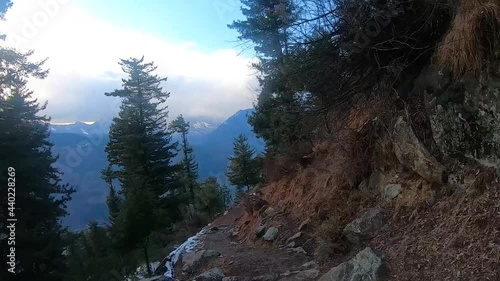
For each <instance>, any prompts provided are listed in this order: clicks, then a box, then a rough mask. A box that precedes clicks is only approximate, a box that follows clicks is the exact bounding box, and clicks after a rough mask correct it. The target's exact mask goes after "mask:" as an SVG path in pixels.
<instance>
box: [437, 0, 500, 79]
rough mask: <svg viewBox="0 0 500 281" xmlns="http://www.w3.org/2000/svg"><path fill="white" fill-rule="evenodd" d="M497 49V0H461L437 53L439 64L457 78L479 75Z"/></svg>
mask: <svg viewBox="0 0 500 281" xmlns="http://www.w3.org/2000/svg"><path fill="white" fill-rule="evenodd" d="M499 49H500V4H499V3H498V1H497V0H461V1H460V4H459V6H458V8H457V13H456V15H455V19H454V21H453V25H452V27H451V29H450V31H449V32H448V34H447V35H446V36H445V37H444V39H443V41H442V42H441V44H440V46H439V47H438V50H437V59H438V64H439V65H440V66H441V67H447V68H450V69H451V70H452V71H453V73H454V75H455V76H456V78H461V77H462V76H463V75H464V74H465V73H466V72H467V71H471V72H472V73H473V74H476V75H477V74H479V73H480V72H481V71H482V70H484V69H485V68H486V66H487V65H485V62H486V61H488V60H492V59H495V57H497V56H498V53H497V52H498V50H499Z"/></svg>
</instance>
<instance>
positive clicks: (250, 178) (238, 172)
mask: <svg viewBox="0 0 500 281" xmlns="http://www.w3.org/2000/svg"><path fill="white" fill-rule="evenodd" d="M233 149H234V155H233V156H231V157H229V162H230V163H229V171H228V172H227V173H226V176H227V177H228V179H229V182H231V184H232V185H234V186H236V188H238V189H239V190H243V188H245V191H249V190H250V188H251V187H253V186H255V185H257V184H258V183H259V182H260V168H259V166H258V165H257V161H256V159H255V157H254V154H255V150H254V149H252V148H251V147H250V145H249V144H248V139H247V137H246V136H245V135H239V137H238V138H237V139H236V140H235V141H234V148H233Z"/></svg>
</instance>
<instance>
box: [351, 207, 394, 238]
mask: <svg viewBox="0 0 500 281" xmlns="http://www.w3.org/2000/svg"><path fill="white" fill-rule="evenodd" d="M384 223H385V218H384V215H383V214H382V210H381V209H378V208H373V209H370V210H368V211H367V212H365V213H364V214H363V215H361V217H359V218H358V219H356V220H354V221H353V222H351V223H349V224H348V225H347V226H346V227H345V228H344V235H345V236H346V238H347V239H348V240H349V241H351V242H352V243H355V244H359V243H361V242H364V241H368V240H371V239H372V238H373V237H375V235H377V233H378V232H379V230H380V229H381V228H382V227H383V225H384Z"/></svg>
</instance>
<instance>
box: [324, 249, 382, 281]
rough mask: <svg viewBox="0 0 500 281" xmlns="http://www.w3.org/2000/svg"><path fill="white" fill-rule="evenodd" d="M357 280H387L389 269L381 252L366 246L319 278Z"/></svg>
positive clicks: (325, 279) (342, 280)
mask: <svg viewBox="0 0 500 281" xmlns="http://www.w3.org/2000/svg"><path fill="white" fill-rule="evenodd" d="M359 280H363V281H386V280H389V270H388V267H387V265H386V263H385V255H384V254H383V253H382V252H380V251H375V250H373V249H372V248H370V247H367V248H365V249H364V250H362V251H361V252H359V253H358V254H357V255H356V256H355V257H354V258H352V259H351V260H349V261H347V262H344V263H342V264H340V265H338V266H336V267H334V268H332V269H331V270H330V271H328V272H327V273H326V274H325V275H323V276H322V277H321V278H320V279H319V281H359Z"/></svg>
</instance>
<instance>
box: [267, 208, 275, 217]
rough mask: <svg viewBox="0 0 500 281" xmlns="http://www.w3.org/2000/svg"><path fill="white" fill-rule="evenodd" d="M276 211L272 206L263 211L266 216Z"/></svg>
mask: <svg viewBox="0 0 500 281" xmlns="http://www.w3.org/2000/svg"><path fill="white" fill-rule="evenodd" d="M275 213H276V210H274V208H273V207H268V208H267V209H266V210H265V211H264V215H266V216H271V215H274V214H275Z"/></svg>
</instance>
